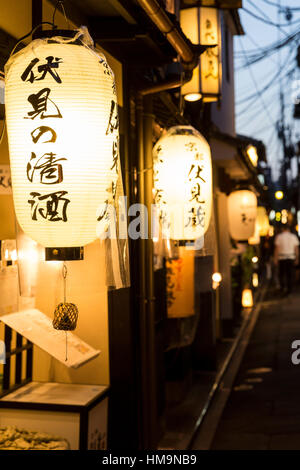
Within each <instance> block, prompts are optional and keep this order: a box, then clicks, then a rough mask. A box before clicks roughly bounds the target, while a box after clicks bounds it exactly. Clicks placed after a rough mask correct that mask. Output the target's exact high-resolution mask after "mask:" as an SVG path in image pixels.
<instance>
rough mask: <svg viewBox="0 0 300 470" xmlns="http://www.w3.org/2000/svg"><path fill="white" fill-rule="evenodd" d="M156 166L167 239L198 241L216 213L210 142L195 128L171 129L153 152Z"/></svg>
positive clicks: (156, 191) (156, 189)
mask: <svg viewBox="0 0 300 470" xmlns="http://www.w3.org/2000/svg"><path fill="white" fill-rule="evenodd" d="M153 167H154V198H155V204H156V205H157V206H158V208H159V218H160V220H161V224H162V231H163V233H164V236H165V238H171V239H173V240H195V239H196V238H199V237H201V236H203V235H204V233H205V232H206V230H207V228H208V226H209V222H210V217H211V210H212V209H211V208H212V168H211V155H210V147H209V145H208V143H207V141H206V140H205V139H204V137H203V136H202V135H201V134H200V132H198V131H197V130H196V129H194V128H193V127H191V126H175V127H171V128H170V129H169V130H168V132H167V133H166V134H165V135H164V136H163V137H161V138H160V139H159V140H158V142H157V143H156V145H155V147H154V149H153ZM166 234H167V236H166Z"/></svg>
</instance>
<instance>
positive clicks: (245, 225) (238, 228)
mask: <svg viewBox="0 0 300 470" xmlns="http://www.w3.org/2000/svg"><path fill="white" fill-rule="evenodd" d="M228 214H229V231H230V235H231V237H232V238H233V239H235V240H248V239H249V238H250V237H252V236H253V235H254V231H255V221H256V214H257V198H256V195H255V194H254V193H253V192H252V191H248V190H239V191H234V192H232V193H231V194H230V195H229V196H228Z"/></svg>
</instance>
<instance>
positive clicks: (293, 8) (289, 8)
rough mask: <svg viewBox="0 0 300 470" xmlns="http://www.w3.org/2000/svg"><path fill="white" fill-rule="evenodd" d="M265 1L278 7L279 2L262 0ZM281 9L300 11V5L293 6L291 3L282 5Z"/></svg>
mask: <svg viewBox="0 0 300 470" xmlns="http://www.w3.org/2000/svg"><path fill="white" fill-rule="evenodd" d="M262 1H263V2H264V3H266V4H267V5H271V6H273V7H276V8H278V3H274V2H271V1H270V0H262ZM281 9H282V10H283V11H284V10H290V11H300V7H291V6H289V5H282V7H281Z"/></svg>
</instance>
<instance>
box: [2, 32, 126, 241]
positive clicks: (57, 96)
mask: <svg viewBox="0 0 300 470" xmlns="http://www.w3.org/2000/svg"><path fill="white" fill-rule="evenodd" d="M77 36H78V34H77ZM5 81H6V89H5V102H6V103H5V104H6V119H7V130H8V138H9V153H10V162H11V174H12V187H13V197H14V205H15V211H16V216H17V219H18V221H19V224H20V226H21V227H22V229H23V230H24V232H25V233H27V234H28V235H29V236H30V237H31V238H32V239H34V240H35V241H37V242H38V243H40V244H41V245H43V246H45V247H79V246H84V245H86V244H88V243H90V242H92V241H94V240H95V239H96V238H97V235H96V225H97V220H98V221H99V220H100V219H101V218H103V217H104V215H105V214H104V213H105V208H106V207H107V205H108V204H109V202H110V201H111V200H112V199H113V198H114V195H115V191H116V180H117V173H118V166H117V164H118V139H119V135H118V106H117V97H116V88H115V82H114V76H113V73H112V71H111V69H110V67H109V66H108V64H107V62H106V59H105V58H104V57H103V56H99V55H98V54H96V52H95V51H94V50H93V49H91V48H90V47H87V46H86V45H85V44H83V43H81V42H80V41H78V39H77V40H76V41H75V40H74V41H72V40H70V39H69V40H65V39H63V38H52V39H37V40H34V41H33V42H31V43H30V44H29V45H28V46H27V47H25V48H24V49H22V50H21V51H20V52H18V53H17V54H15V55H13V56H12V57H11V58H10V59H9V60H8V62H7V64H6V67H5ZM99 208H103V211H102V209H101V211H102V212H101V211H100V212H99Z"/></svg>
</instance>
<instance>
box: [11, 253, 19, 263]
mask: <svg viewBox="0 0 300 470" xmlns="http://www.w3.org/2000/svg"><path fill="white" fill-rule="evenodd" d="M10 258H11V260H12V261H17V259H18V255H17V250H13V251H12V252H11V255H10Z"/></svg>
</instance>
